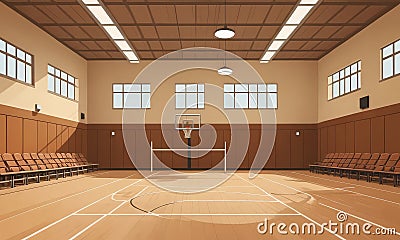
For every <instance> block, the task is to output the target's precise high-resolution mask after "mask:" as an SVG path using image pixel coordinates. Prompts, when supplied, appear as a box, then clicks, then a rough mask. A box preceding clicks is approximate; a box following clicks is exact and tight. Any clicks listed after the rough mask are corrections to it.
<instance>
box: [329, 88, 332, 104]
mask: <svg viewBox="0 0 400 240" xmlns="http://www.w3.org/2000/svg"><path fill="white" fill-rule="evenodd" d="M331 99H332V85H329V86H328V100H331Z"/></svg>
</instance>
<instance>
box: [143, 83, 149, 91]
mask: <svg viewBox="0 0 400 240" xmlns="http://www.w3.org/2000/svg"><path fill="white" fill-rule="evenodd" d="M142 92H150V84H142Z"/></svg>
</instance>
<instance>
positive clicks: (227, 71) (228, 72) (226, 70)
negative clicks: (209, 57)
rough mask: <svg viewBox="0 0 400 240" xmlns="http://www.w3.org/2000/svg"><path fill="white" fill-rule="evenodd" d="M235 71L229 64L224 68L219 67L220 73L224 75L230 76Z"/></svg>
mask: <svg viewBox="0 0 400 240" xmlns="http://www.w3.org/2000/svg"><path fill="white" fill-rule="evenodd" d="M232 73H233V71H232V69H230V68H228V67H227V66H223V67H222V68H220V69H218V74H219V75H222V76H228V75H231V74H232Z"/></svg>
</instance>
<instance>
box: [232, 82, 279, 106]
mask: <svg viewBox="0 0 400 240" xmlns="http://www.w3.org/2000/svg"><path fill="white" fill-rule="evenodd" d="M224 108H228V109H229V108H250V109H251V108H254V109H257V108H259V109H260V108H269V109H276V108H278V85H277V84H224Z"/></svg>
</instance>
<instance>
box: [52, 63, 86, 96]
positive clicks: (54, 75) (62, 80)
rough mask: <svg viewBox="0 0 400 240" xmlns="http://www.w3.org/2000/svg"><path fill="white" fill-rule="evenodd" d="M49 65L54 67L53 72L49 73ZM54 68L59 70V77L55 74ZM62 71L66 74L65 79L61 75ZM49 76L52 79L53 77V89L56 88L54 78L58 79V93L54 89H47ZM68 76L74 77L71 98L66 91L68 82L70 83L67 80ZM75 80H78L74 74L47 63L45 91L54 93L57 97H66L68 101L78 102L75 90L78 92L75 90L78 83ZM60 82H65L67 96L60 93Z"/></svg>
mask: <svg viewBox="0 0 400 240" xmlns="http://www.w3.org/2000/svg"><path fill="white" fill-rule="evenodd" d="M49 67H52V68H53V69H54V73H49ZM56 70H59V71H60V76H59V77H58V76H57V75H56V74H55V72H56ZM62 72H63V73H65V74H67V79H66V80H65V79H63V78H62V77H61V73H62ZM49 76H52V77H53V79H54V80H53V81H54V89H55V88H56V78H59V79H60V93H57V92H56V91H55V90H54V91H51V90H49ZM68 76H71V77H73V78H74V84H73V86H74V98H73V99H72V98H69V97H68V91H69V90H68V89H69V88H68V84H72V83H71V82H69V81H68ZM77 80H78V78H76V77H75V76H73V75H71V74H69V73H67V72H66V71H64V70H62V69H61V68H58V67H55V66H54V65H52V64H50V63H48V64H47V92H48V93H51V94H54V95H56V96H58V97H62V98H65V99H68V100H70V101H74V102H79V99H77V92H79V91H77V90H78V85H77V84H76V83H77ZM62 82H66V83H67V96H64V95H62V94H61V84H62Z"/></svg>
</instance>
